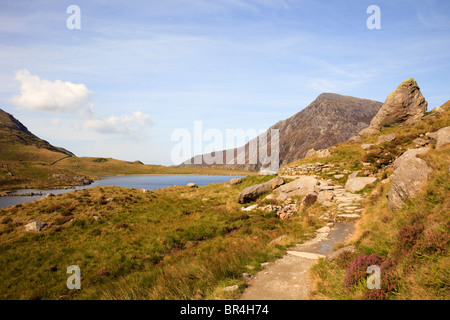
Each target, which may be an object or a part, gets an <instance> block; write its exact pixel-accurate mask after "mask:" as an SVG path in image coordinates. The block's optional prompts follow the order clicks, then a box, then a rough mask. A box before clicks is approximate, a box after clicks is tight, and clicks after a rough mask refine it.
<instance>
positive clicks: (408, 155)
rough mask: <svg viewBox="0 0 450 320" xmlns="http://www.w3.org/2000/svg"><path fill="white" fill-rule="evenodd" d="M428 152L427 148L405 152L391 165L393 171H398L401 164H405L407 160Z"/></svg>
mask: <svg viewBox="0 0 450 320" xmlns="http://www.w3.org/2000/svg"><path fill="white" fill-rule="evenodd" d="M428 151H430V148H429V147H426V148H418V149H409V150H407V151H405V152H404V153H403V154H402V155H401V156H400V157H398V158H397V159H396V160H395V161H394V163H393V166H394V170H395V169H398V168H399V167H400V166H401V165H402V164H403V163H406V162H408V161H409V160H411V159H414V158H416V156H417V155H419V154H425V153H427V152H428Z"/></svg>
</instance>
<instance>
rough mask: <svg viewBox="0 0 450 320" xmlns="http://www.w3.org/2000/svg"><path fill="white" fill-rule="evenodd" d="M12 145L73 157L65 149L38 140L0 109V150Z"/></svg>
mask: <svg viewBox="0 0 450 320" xmlns="http://www.w3.org/2000/svg"><path fill="white" fill-rule="evenodd" d="M14 144H22V145H27V146H34V147H37V148H38V149H46V150H49V151H53V152H58V153H62V154H65V155H66V156H70V157H73V156H75V155H74V154H73V153H72V152H70V151H68V150H66V149H63V148H59V147H55V146H53V145H51V144H50V143H48V142H47V141H45V140H42V139H40V138H38V137H37V136H35V135H34V134H32V133H31V132H30V131H29V130H28V129H27V127H25V126H24V125H23V124H22V123H21V122H20V121H19V120H17V119H16V118H14V116H13V115H11V114H9V113H7V112H5V111H3V110H2V109H0V150H4V149H3V148H2V147H5V145H8V146H11V145H14Z"/></svg>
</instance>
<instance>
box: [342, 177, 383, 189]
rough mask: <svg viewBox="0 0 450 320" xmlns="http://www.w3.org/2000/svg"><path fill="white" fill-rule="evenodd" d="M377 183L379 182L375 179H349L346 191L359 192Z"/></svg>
mask: <svg viewBox="0 0 450 320" xmlns="http://www.w3.org/2000/svg"><path fill="white" fill-rule="evenodd" d="M375 181H377V178H375V177H349V178H348V180H347V183H346V184H345V189H346V190H347V191H350V192H357V191H360V190H362V189H364V188H365V187H366V186H367V185H369V184H372V183H374V182H375Z"/></svg>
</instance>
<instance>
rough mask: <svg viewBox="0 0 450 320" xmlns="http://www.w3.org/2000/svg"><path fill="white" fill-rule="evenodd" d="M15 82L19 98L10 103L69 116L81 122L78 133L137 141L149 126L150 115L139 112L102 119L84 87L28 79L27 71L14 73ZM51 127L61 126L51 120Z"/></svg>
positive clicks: (29, 75)
mask: <svg viewBox="0 0 450 320" xmlns="http://www.w3.org/2000/svg"><path fill="white" fill-rule="evenodd" d="M15 80H17V81H19V82H20V94H18V95H14V96H13V97H12V98H11V102H13V103H14V104H15V105H17V106H18V107H20V108H25V109H28V110H32V111H43V112H49V113H56V114H71V115H75V116H77V117H79V119H80V120H82V121H84V123H83V125H82V126H77V128H78V129H85V130H89V131H95V132H99V133H103V134H121V135H125V136H126V137H129V138H140V137H142V136H143V134H142V130H143V129H144V128H146V127H149V126H151V125H152V121H151V118H150V115H148V114H144V113H143V112H141V111H135V112H133V113H131V114H122V115H120V116H114V115H112V116H104V115H101V114H98V113H96V112H95V111H94V104H93V103H92V102H91V100H92V98H91V97H92V92H91V91H90V90H89V89H88V88H87V87H86V86H85V85H84V84H75V83H72V82H69V81H61V80H55V81H49V80H45V79H41V78H40V77H39V76H37V75H32V74H31V73H30V72H29V71H28V70H20V71H17V72H16V75H15ZM51 123H52V124H54V125H59V124H60V123H61V119H60V118H55V119H54V120H53V121H52V122H51Z"/></svg>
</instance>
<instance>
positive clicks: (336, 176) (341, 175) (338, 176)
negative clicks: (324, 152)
mask: <svg viewBox="0 0 450 320" xmlns="http://www.w3.org/2000/svg"><path fill="white" fill-rule="evenodd" d="M343 177H345V175H343V174H335V175H334V178H335V179H338V180H339V179H342V178H343Z"/></svg>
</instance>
